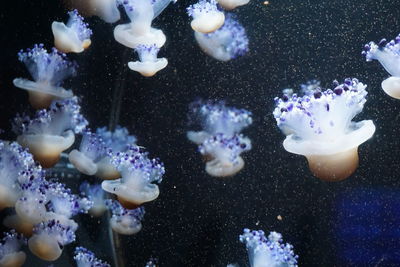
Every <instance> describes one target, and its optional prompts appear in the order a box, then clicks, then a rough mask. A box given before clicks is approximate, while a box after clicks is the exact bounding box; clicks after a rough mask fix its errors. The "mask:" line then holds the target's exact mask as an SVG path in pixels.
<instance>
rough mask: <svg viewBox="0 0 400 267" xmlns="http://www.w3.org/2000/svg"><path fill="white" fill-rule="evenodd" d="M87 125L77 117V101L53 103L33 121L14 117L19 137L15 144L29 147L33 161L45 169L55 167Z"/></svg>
mask: <svg viewBox="0 0 400 267" xmlns="http://www.w3.org/2000/svg"><path fill="white" fill-rule="evenodd" d="M87 124H88V122H87V120H86V119H85V118H84V117H83V116H82V115H81V114H80V106H79V104H78V98H77V97H73V98H69V99H64V100H57V101H54V102H53V103H52V104H51V106H50V109H49V110H45V109H42V110H39V111H37V112H36V116H35V118H34V119H30V118H29V117H27V116H19V115H18V116H17V117H16V118H15V120H14V125H13V130H14V132H16V133H17V134H18V137H17V142H18V143H19V144H20V145H22V146H23V147H28V148H29V151H30V152H31V153H32V154H33V155H34V158H35V159H36V160H37V161H39V162H40V164H41V165H42V166H43V167H45V168H50V167H52V166H54V164H56V163H57V162H58V160H59V159H60V154H61V152H62V151H64V150H66V149H68V148H69V147H70V146H71V145H72V144H73V143H74V141H75V134H74V133H80V132H82V130H83V129H84V128H85V127H86V125H87Z"/></svg>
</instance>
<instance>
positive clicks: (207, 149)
mask: <svg viewBox="0 0 400 267" xmlns="http://www.w3.org/2000/svg"><path fill="white" fill-rule="evenodd" d="M190 112H191V114H190V116H191V117H193V118H194V119H200V120H201V122H202V126H203V130H202V131H197V132H195V131H188V132H187V138H188V139H189V140H190V141H192V142H193V143H195V144H197V145H199V152H200V153H201V154H202V155H203V156H204V157H205V159H206V160H207V163H206V172H207V173H208V174H209V175H211V176H215V177H226V176H232V175H234V174H236V173H237V172H239V171H240V170H241V169H242V168H243V167H244V160H243V159H242V157H241V156H240V154H241V153H242V152H245V151H249V150H250V149H251V141H250V139H249V138H247V137H244V136H243V135H242V134H240V131H241V130H242V129H243V128H246V127H247V126H249V125H250V124H251V123H252V118H251V112H249V111H247V110H245V109H236V108H231V107H227V106H225V103H224V102H219V103H214V102H211V101H208V102H204V101H201V100H200V101H195V102H193V103H192V104H191V105H190Z"/></svg>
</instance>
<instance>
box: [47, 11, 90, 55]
mask: <svg viewBox="0 0 400 267" xmlns="http://www.w3.org/2000/svg"><path fill="white" fill-rule="evenodd" d="M68 15H69V19H68V22H67V25H65V24H64V23H62V22H57V21H54V22H53V23H52V24H51V29H52V31H53V35H54V46H55V47H56V48H57V49H58V50H59V51H62V52H64V53H70V52H73V53H81V52H83V50H85V49H87V48H88V47H89V46H90V44H91V43H92V42H91V40H90V36H91V35H92V30H91V29H89V24H87V23H85V22H84V21H83V17H82V16H81V15H79V14H78V10H76V9H75V10H73V11H70V12H68Z"/></svg>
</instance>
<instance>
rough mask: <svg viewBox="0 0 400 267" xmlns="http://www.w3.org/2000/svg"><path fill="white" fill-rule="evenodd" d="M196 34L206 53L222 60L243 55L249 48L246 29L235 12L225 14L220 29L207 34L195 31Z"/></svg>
mask: <svg viewBox="0 0 400 267" xmlns="http://www.w3.org/2000/svg"><path fill="white" fill-rule="evenodd" d="M194 36H195V38H196V41H197V43H198V44H199V46H200V48H201V49H202V50H203V52H204V53H206V54H207V55H209V56H211V57H213V58H215V59H217V60H220V61H229V60H231V59H234V58H237V57H239V56H243V55H244V54H246V53H247V51H248V50H249V48H248V46H249V39H248V38H247V35H246V31H245V29H244V28H243V26H242V25H241V24H240V23H239V22H238V21H237V20H236V18H235V16H234V15H233V14H227V15H226V16H225V23H224V25H223V26H222V27H221V28H219V29H218V30H216V31H214V32H211V33H206V34H204V33H200V32H195V34H194Z"/></svg>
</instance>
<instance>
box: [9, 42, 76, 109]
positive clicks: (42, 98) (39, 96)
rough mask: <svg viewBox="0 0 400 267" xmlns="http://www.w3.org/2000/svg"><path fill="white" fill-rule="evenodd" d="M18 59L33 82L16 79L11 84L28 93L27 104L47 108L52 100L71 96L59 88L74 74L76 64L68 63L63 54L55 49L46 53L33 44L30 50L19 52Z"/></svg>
mask: <svg viewBox="0 0 400 267" xmlns="http://www.w3.org/2000/svg"><path fill="white" fill-rule="evenodd" d="M18 59H19V61H21V62H23V63H24V64H25V66H26V67H27V69H28V71H29V73H30V74H31V76H32V78H33V80H34V81H30V80H27V79H23V78H16V79H14V80H13V83H14V85H15V86H16V87H18V88H21V89H24V90H27V91H28V93H29V102H30V103H31V105H32V106H33V107H34V108H35V109H41V108H48V107H49V106H50V104H51V102H52V101H53V100H54V99H65V98H70V97H72V96H73V93H72V91H71V90H66V89H64V88H62V87H61V86H60V85H61V83H62V82H63V80H65V79H66V78H68V77H69V76H71V75H75V74H76V63H75V62H71V61H68V59H67V57H66V55H65V54H63V53H60V52H59V51H57V49H56V48H53V49H52V51H51V52H50V53H48V52H47V50H46V49H44V48H43V44H38V45H37V44H35V46H34V47H33V48H32V49H29V48H28V49H27V50H26V51H23V50H21V51H20V52H19V53H18Z"/></svg>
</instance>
